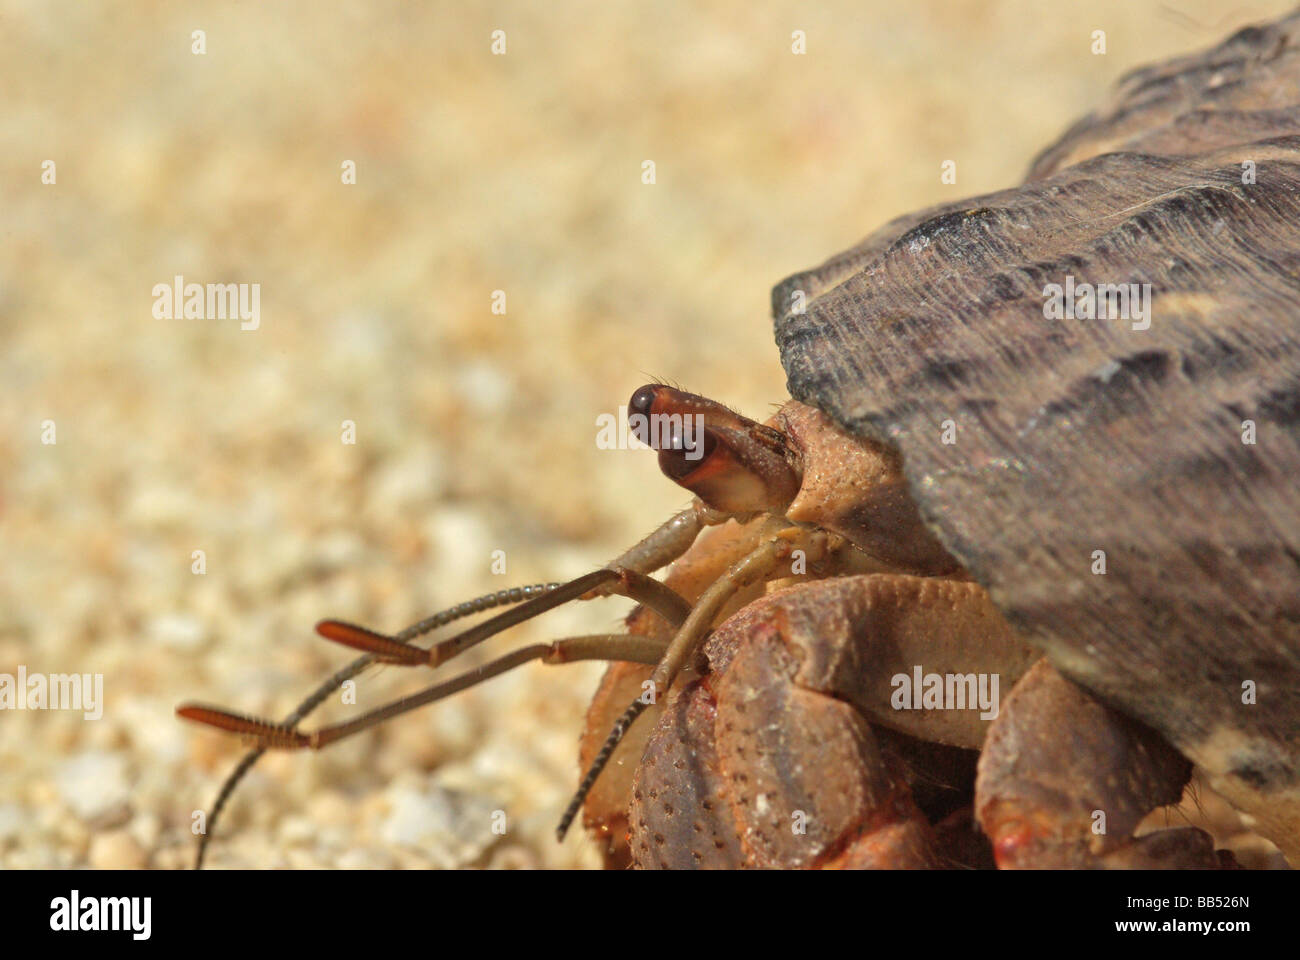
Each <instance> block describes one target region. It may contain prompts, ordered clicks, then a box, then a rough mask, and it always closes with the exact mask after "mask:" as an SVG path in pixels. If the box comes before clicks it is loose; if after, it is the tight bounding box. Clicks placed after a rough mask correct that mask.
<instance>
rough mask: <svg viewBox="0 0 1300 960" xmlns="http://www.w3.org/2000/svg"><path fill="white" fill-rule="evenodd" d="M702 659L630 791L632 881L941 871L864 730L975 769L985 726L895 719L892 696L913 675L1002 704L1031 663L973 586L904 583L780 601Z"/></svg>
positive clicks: (847, 585) (798, 594)
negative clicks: (947, 752)
mask: <svg viewBox="0 0 1300 960" xmlns="http://www.w3.org/2000/svg"><path fill="white" fill-rule="evenodd" d="M703 652H704V656H705V657H706V658H707V661H708V668H709V670H708V672H707V673H706V674H705V675H704V676H702V677H701V678H699V679H698V680H696V681H694V682H693V683H691V684H690V685H689V686H688V687H687V688H686V689H685V690H684V691H683V692H682V694H681V695H680V696H678V697H676V698H675V699H674V700H672V701H671V702H670V703H668V705H667V706H666V708H665V711H664V714H663V716H662V718H661V719H660V721H659V723H658V725H657V726H656V727H655V729H654V731H653V732H652V733H651V735H650V738H649V742H648V744H647V747H646V749H645V750H644V753H643V755H642V756H641V762H640V766H639V768H638V770H637V774H636V777H635V779H634V782H633V788H632V790H633V792H632V802H631V825H630V834H631V836H630V840H631V857H632V859H633V861H634V862H635V863H636V864H637V865H639V866H644V867H669V868H674V869H681V868H692V867H728V868H734V867H781V868H792V867H795V868H797V867H821V868H867V867H895V868H916V867H936V866H946V865H950V864H949V863H948V862H947V861H946V859H945V857H944V851H943V850H942V849H941V848H940V846H939V845H938V844H937V843H936V838H935V836H934V833H933V831H932V830H931V826H930V824H929V823H928V822H927V820H926V818H925V816H924V815H923V814H922V812H921V810H920V809H919V807H918V805H917V804H916V802H915V801H914V797H913V794H912V790H911V787H910V781H911V780H912V773H913V770H912V768H910V767H908V766H907V765H905V764H904V763H902V762H900V757H899V755H898V751H897V750H896V749H894V748H895V747H896V745H897V744H896V742H895V743H893V744H891V743H889V742H888V741H889V740H891V739H892V740H895V741H896V740H897V737H896V736H895V735H893V734H891V735H890V736H889V737H888V738H886V737H882V736H879V735H877V733H876V732H875V731H874V729H873V728H874V727H876V726H884V727H888V728H890V729H892V730H894V731H897V732H898V733H900V734H906V735H907V736H909V737H918V738H921V739H924V740H926V741H929V742H933V741H939V742H941V743H945V744H947V745H948V746H949V747H950V748H952V749H953V750H955V751H957V752H963V751H973V750H974V749H976V748H978V747H979V745H980V744H981V743H982V742H983V739H984V736H985V733H986V732H987V730H988V728H989V726H990V723H991V719H988V718H986V717H984V716H982V715H981V714H982V713H989V712H990V711H987V710H982V709H981V708H980V706H979V705H978V704H976V703H974V702H972V703H968V704H962V705H960V706H958V705H955V704H953V705H950V707H952V708H951V709H934V710H920V709H918V710H903V709H898V708H897V706H896V698H895V696H894V693H895V690H896V688H897V683H896V678H897V677H898V676H900V675H903V676H906V677H907V678H908V679H909V680H910V679H911V677H912V675H913V671H914V668H915V667H918V666H919V667H922V668H923V669H924V672H926V673H939V674H947V673H958V672H960V673H962V674H968V673H969V674H983V675H986V676H992V675H996V676H998V677H999V678H1001V680H1002V681H1004V682H1005V685H1006V686H1007V687H1010V686H1011V685H1012V684H1013V683H1014V682H1015V681H1016V680H1017V679H1019V677H1020V676H1021V675H1022V674H1023V673H1024V671H1025V670H1026V669H1028V667H1029V665H1030V664H1031V663H1033V661H1034V660H1035V659H1036V655H1035V654H1034V653H1033V651H1032V650H1030V649H1029V648H1028V647H1027V646H1025V645H1024V644H1023V643H1022V642H1021V641H1020V640H1019V639H1018V638H1017V637H1015V635H1014V634H1013V633H1012V631H1011V629H1010V627H1009V626H1008V625H1007V624H1006V622H1005V620H1003V618H1002V617H1001V615H1000V614H999V613H998V612H997V610H996V609H995V608H994V607H993V605H992V603H991V602H990V601H989V599H988V595H987V594H986V593H985V592H984V591H983V589H982V588H980V587H979V586H978V585H976V584H974V583H970V582H966V581H955V580H945V579H939V578H932V577H916V576H906V575H900V574H868V575H858V576H842V577H836V578H832V579H827V580H815V581H811V582H806V583H802V584H798V585H796V586H792V587H788V588H784V589H780V590H778V591H775V592H773V593H770V594H768V595H767V596H764V597H762V598H760V599H758V600H756V601H755V602H753V603H750V604H749V605H748V606H746V607H745V608H744V609H742V610H741V611H740V612H739V613H737V614H735V615H734V616H732V617H730V618H729V619H728V620H726V621H725V622H724V623H723V624H722V625H720V626H719V627H718V628H717V629H716V630H715V631H714V632H713V635H712V636H711V637H710V639H709V640H708V641H707V643H706V644H705V646H704V651H703ZM967 755H968V754H967ZM966 776H967V777H969V776H970V768H969V766H968V767H967V768H966ZM966 789H969V781H967V784H966Z"/></svg>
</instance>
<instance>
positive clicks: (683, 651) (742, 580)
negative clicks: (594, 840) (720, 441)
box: [555, 518, 825, 840]
mask: <svg viewBox="0 0 1300 960" xmlns="http://www.w3.org/2000/svg"><path fill="white" fill-rule="evenodd" d="M765 528H766V530H765V534H767V535H768V539H766V540H764V542H763V543H762V544H760V545H759V546H758V547H756V548H755V549H754V550H752V551H750V552H749V553H748V554H746V555H745V556H744V557H743V558H742V559H741V560H739V561H737V562H736V563H734V564H732V566H731V567H730V568H729V569H728V570H727V572H726V573H724V574H723V575H722V576H720V577H719V578H718V579H717V580H716V581H714V582H713V584H712V585H711V586H710V587H709V588H708V589H707V590H705V591H704V593H703V594H702V595H701V596H700V599H699V600H698V601H697V602H696V604H695V606H694V607H692V608H691V613H690V616H688V617H687V618H686V620H685V622H684V623H682V625H681V626H680V627H679V628H678V629H677V632H676V634H674V636H673V639H672V642H671V643H670V644H669V645H668V648H667V650H666V651H665V653H664V655H663V658H662V659H661V660H659V661H658V663H657V664H656V665H655V669H654V672H653V673H652V674H651V675H650V681H649V683H650V689H651V690H652V691H663V692H664V694H665V695H666V694H667V691H668V690H669V688H670V687H672V684H673V681H674V680H675V679H676V678H677V674H678V673H680V672H681V669H682V667H683V666H685V665H686V663H687V661H688V660H689V659H690V657H691V656H692V655H693V654H694V653H695V651H696V650H698V649H699V646H700V644H701V643H702V642H703V640H704V638H705V636H706V635H707V634H708V632H709V629H710V626H711V625H712V623H713V620H714V618H715V617H716V616H717V615H718V613H719V612H720V611H721V610H722V608H723V607H724V606H726V604H727V601H728V600H730V599H731V598H732V596H734V595H735V594H736V593H737V591H739V590H743V589H744V588H745V587H748V586H750V585H751V584H754V583H757V582H758V581H759V580H762V579H764V578H766V577H768V576H769V575H770V574H771V573H772V572H773V571H774V570H775V569H776V567H777V565H778V564H779V563H781V561H782V560H784V559H785V558H786V557H788V556H789V555H790V553H791V551H792V550H793V549H794V546H795V542H796V541H797V542H799V543H800V544H804V545H807V546H808V547H809V553H810V554H811V553H814V552H816V553H820V552H821V550H822V549H824V547H825V536H824V535H823V534H819V533H812V534H811V535H810V534H809V532H808V531H805V530H803V529H801V528H798V527H790V526H789V525H788V524H787V523H786V522H785V521H782V520H779V519H777V518H773V519H772V520H771V521H769V523H768V524H766V525H765ZM768 531H773V532H771V533H770V534H768ZM810 559H811V557H810ZM650 702H651V701H647V700H646V699H645V698H644V696H641V697H637V698H636V699H635V700H633V701H632V703H631V704H630V705H629V706H628V708H627V710H626V711H624V713H623V715H622V716H621V717H620V718H619V719H618V721H617V722H616V723H615V724H614V728H613V729H612V730H611V731H610V732H609V736H608V737H606V738H605V743H604V744H603V745H602V746H601V748H600V750H599V752H597V754H596V757H595V759H594V760H593V761H592V763H591V767H590V768H589V769H588V770H587V773H586V775H585V776H584V777H583V778H582V783H581V784H580V785H579V786H578V789H577V791H576V792H575V793H574V796H573V799H572V800H571V801H569V806H568V807H567V808H566V809H565V811H564V816H563V817H562V818H561V819H560V825H559V826H558V827H557V828H556V831H555V833H556V836H557V837H558V838H559V839H561V840H563V839H564V835H565V834H566V833H568V831H569V827H570V825H571V824H572V823H573V820H574V818H575V817H576V816H577V815H578V810H579V809H581V807H582V802H583V800H585V799H586V796H587V794H588V793H589V792H590V790H591V787H592V785H593V784H594V783H595V782H596V778H597V777H599V776H600V773H601V771H602V770H603V769H604V768H605V764H606V763H608V762H609V758H610V755H611V754H612V753H613V752H614V749H615V748H616V747H617V746H618V744H619V742H620V741H621V740H622V739H623V736H624V734H626V733H627V731H628V728H629V727H631V726H632V724H633V723H634V722H635V721H636V719H637V717H639V716H641V714H642V713H643V712H644V711H645V709H646V708H647V707H648V706H649V705H650Z"/></svg>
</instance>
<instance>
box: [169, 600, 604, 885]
mask: <svg viewBox="0 0 1300 960" xmlns="http://www.w3.org/2000/svg"><path fill="white" fill-rule="evenodd" d="M559 586H560V584H558V583H535V584H530V585H529V586H526V587H511V588H510V589H509V590H498V591H496V592H495V593H488V594H484V595H483V596H481V597H475V598H474V599H473V600H466V601H464V602H463V603H458V604H456V605H455V606H454V607H448V608H447V609H446V610H443V611H441V612H440V613H435V614H434V615H433V616H431V617H425V618H424V619H423V620H421V621H419V622H418V623H413V624H412V625H411V626H409V627H407V628H406V629H405V630H403V631H402V632H401V633H398V634H396V635H395V636H394V637H393V639H395V640H399V641H401V642H403V643H409V642H410V641H412V640H414V639H416V638H417V637H420V636H423V635H424V634H426V633H429V632H431V631H433V630H437V629H438V628H439V627H444V626H446V625H447V624H449V623H453V622H454V621H456V620H460V619H462V618H464V617H469V616H473V615H474V614H476V613H482V612H483V611H484V610H491V609H493V608H495V607H505V606H510V605H511V604H516V603H522V602H523V601H525V600H530V599H532V598H533V597H536V596H540V595H541V594H543V593H548V592H550V591H551V590H554V589H556V588H557V587H559ZM376 660H377V658H376V657H375V655H374V654H370V653H368V654H366V655H365V656H363V657H357V659H355V660H353V661H352V662H351V663H349V664H348V665H347V666H346V667H344V668H343V669H341V670H339V671H338V672H337V673H335V674H334V675H333V676H332V677H330V678H329V679H328V680H326V681H325V682H324V683H322V684H321V685H320V686H319V687H317V688H316V689H315V690H314V691H312V693H311V695H310V696H308V697H307V698H306V699H305V700H303V702H302V703H300V704H298V706H297V708H295V709H294V711H293V712H292V713H290V714H289V715H288V716H287V717H285V718H284V721H283V726H284V727H287V728H290V729H292V728H293V727H296V726H297V725H298V724H299V723H301V722H302V720H303V719H304V718H305V717H306V716H307V715H308V714H310V713H311V712H312V711H313V710H315V709H316V708H317V707H319V706H320V705H321V704H322V703H324V702H325V698H326V697H328V696H329V695H330V694H331V693H333V692H334V691H335V690H337V689H339V688H340V687H341V686H343V684H345V683H347V682H348V681H349V680H351V679H352V678H353V677H355V676H357V674H359V673H361V672H362V671H363V670H365V669H366V668H367V667H369V666H370V665H371V664H373V663H375V662H376ZM264 753H266V748H265V747H255V748H253V749H252V750H250V751H248V753H246V754H244V756H243V758H242V759H241V760H240V761H239V763H238V764H237V765H236V766H235V768H234V769H233V770H231V771H230V774H229V775H228V776H227V777H226V779H225V781H224V782H223V783H222V784H221V790H220V791H219V792H218V793H217V798H216V800H214V801H213V803H212V812H211V814H209V815H208V821H207V823H206V825H205V829H204V831H203V833H202V834H201V835H200V836H199V850H198V853H197V854H196V855H195V858H194V869H195V870H202V869H203V859H204V857H205V856H206V855H207V852H208V842H209V841H210V840H211V838H212V834H213V832H214V828H215V827H216V825H217V820H218V819H219V818H220V816H221V811H222V810H223V809H225V806H226V803H227V801H228V800H229V799H230V795H231V794H232V793H234V790H235V787H237V786H238V785H239V782H240V781H241V780H243V779H244V775H245V774H247V773H248V771H249V770H251V769H252V768H253V764H255V763H257V761H258V760H259V759H261V756H262V754H264ZM593 780H594V778H593ZM570 819H572V818H570Z"/></svg>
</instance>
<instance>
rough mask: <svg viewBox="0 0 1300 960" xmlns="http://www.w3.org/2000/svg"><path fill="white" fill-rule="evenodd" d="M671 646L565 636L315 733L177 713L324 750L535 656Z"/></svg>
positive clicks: (187, 707) (208, 712)
mask: <svg viewBox="0 0 1300 960" xmlns="http://www.w3.org/2000/svg"><path fill="white" fill-rule="evenodd" d="M667 648H668V641H667V640H665V639H662V638H658V637H653V636H646V635H642V634H621V633H613V634H607V633H602V634H593V635H590V636H582V637H566V638H564V639H562V640H553V641H551V642H550V643H535V644H531V645H530V646H527V647H522V648H520V649H519V650H515V651H513V652H511V653H508V654H506V655H505V656H503V657H499V658H497V659H496V660H492V661H490V662H489V663H485V664H484V665H483V666H481V667H477V668H475V669H473V670H470V671H468V672H466V673H463V674H461V675H460V676H458V677H453V678H452V679H450V680H444V681H443V682H442V683H436V684H434V685H433V686H431V687H426V688H425V689H424V690H421V691H420V692H418V693H413V694H411V695H410V696H407V697H401V698H400V699H398V700H394V701H393V702H391V703H389V704H386V705H384V706H382V707H377V708H376V709H374V710H371V711H368V712H367V713H363V714H362V715H361V716H359V717H355V718H353V719H352V720H347V721H344V722H343V723H336V724H331V725H329V726H325V727H321V728H320V729H319V730H314V731H312V732H310V733H304V732H303V731H301V730H298V729H297V727H296V726H294V725H291V724H283V723H270V722H268V721H266V720H259V719H257V718H256V717H245V716H241V715H240V714H237V713H231V712H229V711H227V710H222V709H221V708H219V707H209V706H205V705H203V704H183V705H182V706H180V707H179V708H177V711H176V712H177V713H178V714H179V715H180V716H182V717H184V718H185V719H187V720H195V721H197V722H199V723H205V724H207V725H208V726H211V727H217V728H218V729H221V730H226V731H228V732H230V733H236V734H240V735H241V736H245V737H251V738H254V739H255V740H256V741H257V746H258V749H259V750H305V749H310V750H321V749H323V748H325V747H328V746H329V745H330V744H333V743H337V742H338V741H340V740H343V739H346V738H347V737H350V736H353V735H354V734H358V733H361V732H362V731H363V730H368V729H369V728H371V727H373V726H376V725H378V724H380V723H383V722H384V721H385V720H391V719H392V718H393V717H397V716H400V715H401V714H403V713H409V712H410V711H412V710H416V709H418V708H420V707H423V706H426V705H428V704H430V703H434V702H436V701H438V700H443V699H445V698H447V697H449V696H451V695H452V694H455V693H459V692H460V691H462V690H467V689H469V688H470V687H473V686H477V685H478V684H480V683H483V682H484V681H485V680H490V679H492V678H493V677H497V676H500V675H501V674H503V673H505V672H506V671H508V670H513V669H514V668H515V667H518V666H522V665H523V664H525V663H528V662H530V661H533V660H540V661H541V662H542V663H545V664H563V663H575V662H577V661H579V660H622V661H627V662H631V663H645V664H654V663H658V662H659V661H660V660H661V659H662V658H663V656H664V652H665V651H666V650H667Z"/></svg>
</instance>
